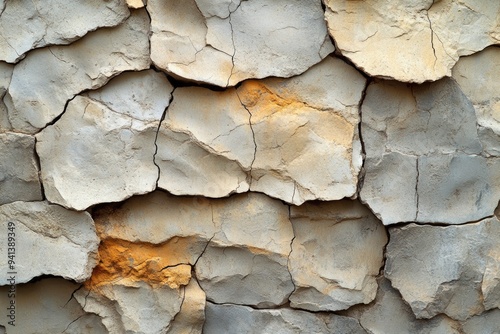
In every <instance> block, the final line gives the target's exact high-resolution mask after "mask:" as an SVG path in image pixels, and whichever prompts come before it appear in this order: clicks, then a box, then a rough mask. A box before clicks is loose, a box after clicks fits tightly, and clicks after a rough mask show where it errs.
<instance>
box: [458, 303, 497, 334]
mask: <svg viewBox="0 0 500 334" xmlns="http://www.w3.org/2000/svg"><path fill="white" fill-rule="evenodd" d="M499 328H500V310H498V309H494V310H491V311H488V312H484V313H483V314H481V315H477V316H474V317H471V318H469V319H468V320H467V321H465V322H464V323H463V325H462V330H463V333H464V334H475V333H491V334H496V333H498V329H499Z"/></svg>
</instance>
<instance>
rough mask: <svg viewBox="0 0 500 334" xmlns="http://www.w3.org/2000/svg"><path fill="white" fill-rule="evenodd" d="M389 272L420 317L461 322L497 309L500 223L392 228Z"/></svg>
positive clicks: (388, 257)
mask: <svg viewBox="0 0 500 334" xmlns="http://www.w3.org/2000/svg"><path fill="white" fill-rule="evenodd" d="M389 232H390V242H389V244H388V246H387V262H386V266H385V276H386V277H387V278H389V279H390V280H391V282H392V285H393V286H394V287H395V288H396V289H398V290H399V291H400V292H401V295H402V296H403V299H404V300H405V301H406V302H407V303H408V304H409V305H410V306H411V308H412V310H413V312H414V313H415V315H416V316H417V318H432V317H434V316H435V315H437V314H441V313H444V314H446V315H448V316H449V317H451V318H452V319H457V320H466V319H467V318H469V317H471V316H473V315H477V314H481V313H482V312H483V311H484V310H489V309H493V308H498V306H499V293H500V288H499V286H498V277H499V268H500V263H499V262H498V258H499V254H500V243H499V242H498V241H497V238H496V236H497V235H498V233H500V222H499V221H498V220H497V219H496V218H488V219H485V220H482V221H481V222H478V223H471V224H467V225H463V226H447V227H440V226H429V225H416V224H409V225H406V226H403V227H394V228H390V229H389Z"/></svg>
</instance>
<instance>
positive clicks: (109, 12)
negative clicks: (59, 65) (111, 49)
mask: <svg viewBox="0 0 500 334" xmlns="http://www.w3.org/2000/svg"><path fill="white" fill-rule="evenodd" d="M128 16H129V11H128V9H127V6H126V5H125V3H124V2H123V1H120V0H112V1H100V0H92V1H86V0H82V1H71V2H68V1H60V0H59V1H58V0H49V1H39V0H36V1H31V2H30V3H28V2H27V1H14V2H8V3H7V4H6V6H5V8H4V9H3V11H1V15H0V60H3V61H7V62H9V63H13V62H17V61H18V60H19V59H21V58H23V57H24V54H25V53H26V52H27V51H29V50H32V49H35V48H40V47H43V46H46V45H51V44H69V43H71V42H73V41H75V40H77V39H78V38H80V37H82V36H83V35H85V34H86V33H87V32H89V31H93V30H96V29H98V28H101V27H112V26H116V25H118V24H120V23H121V22H123V21H124V20H125V19H126V18H127V17H128ZM68 21H71V24H68Z"/></svg>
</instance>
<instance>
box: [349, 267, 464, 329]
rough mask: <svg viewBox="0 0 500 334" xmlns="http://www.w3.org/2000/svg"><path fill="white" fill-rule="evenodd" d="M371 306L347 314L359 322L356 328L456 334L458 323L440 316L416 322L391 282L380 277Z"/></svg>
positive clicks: (355, 309)
mask: <svg viewBox="0 0 500 334" xmlns="http://www.w3.org/2000/svg"><path fill="white" fill-rule="evenodd" d="M377 281H378V286H379V289H378V291H377V297H376V299H375V303H374V304H370V305H367V306H365V305H361V306H356V307H353V308H351V309H349V310H348V311H347V315H349V316H351V317H353V318H356V319H359V323H360V325H361V326H362V327H363V328H364V329H365V330H367V331H369V333H372V334H401V333H419V334H459V333H461V332H460V330H459V328H460V327H459V324H458V323H456V322H454V321H452V320H451V319H449V318H447V317H446V316H444V315H437V316H436V317H434V318H432V319H430V320H422V319H416V318H415V315H414V314H413V313H412V310H411V308H410V307H409V306H408V304H406V303H405V302H404V301H403V299H402V298H401V295H400V294H399V293H398V291H397V290H395V289H394V288H393V287H391V283H390V282H389V281H388V280H387V279H385V278H383V277H381V278H379V279H378V280H377Z"/></svg>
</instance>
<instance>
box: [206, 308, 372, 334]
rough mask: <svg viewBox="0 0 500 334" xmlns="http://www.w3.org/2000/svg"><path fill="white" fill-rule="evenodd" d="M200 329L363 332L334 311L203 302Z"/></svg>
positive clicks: (215, 332)
mask: <svg viewBox="0 0 500 334" xmlns="http://www.w3.org/2000/svg"><path fill="white" fill-rule="evenodd" d="M206 317H207V318H206V321H205V325H204V327H203V333H206V334H219V333H249V334H254V333H255V334H257V333H259V334H273V333H283V334H292V333H293V334H299V333H349V334H366V331H365V330H363V328H362V327H361V326H360V325H359V323H358V321H357V320H356V319H353V318H350V317H344V316H339V315H335V314H320V313H318V314H316V313H309V312H304V311H297V310H291V309H287V308H282V309H276V310H255V309H252V308H250V307H247V306H240V305H217V304H212V303H210V302H209V303H207V309H206Z"/></svg>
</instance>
